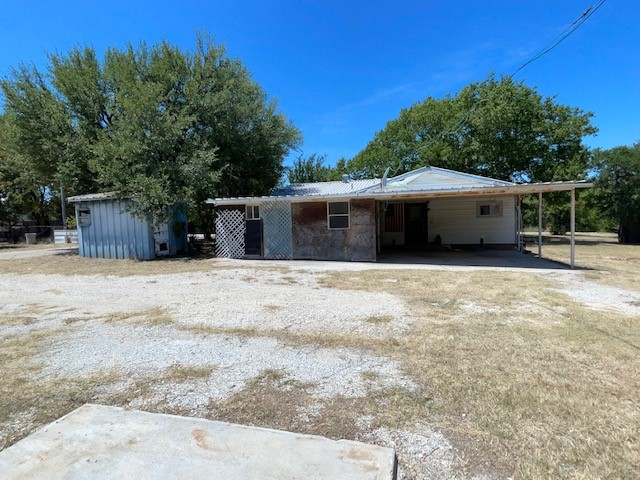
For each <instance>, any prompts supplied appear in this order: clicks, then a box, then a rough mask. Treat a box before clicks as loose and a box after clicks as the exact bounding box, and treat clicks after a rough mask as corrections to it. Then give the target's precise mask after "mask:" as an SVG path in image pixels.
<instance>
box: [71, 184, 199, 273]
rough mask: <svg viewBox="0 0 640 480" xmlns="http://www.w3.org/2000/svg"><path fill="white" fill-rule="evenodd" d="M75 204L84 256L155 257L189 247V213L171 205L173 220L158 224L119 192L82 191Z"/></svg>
mask: <svg viewBox="0 0 640 480" xmlns="http://www.w3.org/2000/svg"><path fill="white" fill-rule="evenodd" d="M67 200H68V201H69V202H70V203H74V204H75V209H76V223H77V228H78V250H79V253H80V256H82V257H90V258H124V259H136V260H152V259H154V258H158V257H164V256H168V255H176V254H178V253H183V252H186V251H187V246H188V243H187V217H186V215H185V213H184V211H183V209H180V208H177V207H176V208H171V209H170V211H169V220H168V221H166V222H163V223H160V224H156V225H154V223H153V222H151V221H150V220H149V219H141V218H138V217H136V216H134V215H133V214H131V213H130V208H129V207H130V206H131V200H127V199H124V200H123V199H119V198H118V196H117V195H116V194H115V193H96V194H89V195H78V196H75V197H69V198H68V199H67Z"/></svg>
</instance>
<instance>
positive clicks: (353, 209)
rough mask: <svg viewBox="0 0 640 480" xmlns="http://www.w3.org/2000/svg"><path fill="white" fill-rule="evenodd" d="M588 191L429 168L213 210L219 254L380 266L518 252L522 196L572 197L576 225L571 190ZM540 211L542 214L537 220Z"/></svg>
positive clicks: (299, 189) (299, 188)
mask: <svg viewBox="0 0 640 480" xmlns="http://www.w3.org/2000/svg"><path fill="white" fill-rule="evenodd" d="M590 186H591V184H588V183H585V182H550V183H530V184H518V183H513V182H507V181H503V180H496V179H493V178H487V177H482V176H478V175H471V174H468V173H461V172H456V171H453V170H447V169H444V168H436V167H423V168H419V169H417V170H414V171H411V172H408V173H405V174H403V175H399V176H397V177H393V178H386V175H385V176H384V177H383V178H382V179H365V180H351V179H349V178H348V177H347V176H344V177H343V180H342V181H337V182H319V183H307V184H297V185H289V186H287V187H285V188H282V189H279V190H275V191H274V192H272V194H271V195H269V196H264V197H237V198H215V199H209V200H207V203H210V204H212V205H214V209H215V215H216V253H217V255H218V256H222V257H232V258H265V259H313V260H351V261H376V259H377V258H378V255H379V254H380V253H382V252H383V251H385V250H390V249H411V250H418V249H427V248H428V247H429V246H430V245H439V244H443V245H454V246H465V245H482V246H484V247H486V248H510V249H519V248H520V247H521V219H520V198H521V196H522V195H525V194H536V193H537V194H539V200H540V202H541V201H542V193H544V192H552V191H570V192H571V202H572V207H573V208H572V220H573V221H572V226H574V224H575V190H576V189H578V188H585V187H590ZM541 206H542V204H540V207H541ZM541 214H542V210H541V208H540V211H539V215H540V222H539V223H541ZM572 238H574V237H573V236H572ZM572 252H573V249H572ZM572 258H573V255H572Z"/></svg>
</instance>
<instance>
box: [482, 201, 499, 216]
mask: <svg viewBox="0 0 640 480" xmlns="http://www.w3.org/2000/svg"><path fill="white" fill-rule="evenodd" d="M487 206H488V207H489V213H488V214H487V215H483V214H482V207H487ZM495 207H497V209H498V210H499V213H496V208H495ZM503 215H504V209H503V203H502V200H487V201H480V202H476V217H477V218H497V217H502V216H503Z"/></svg>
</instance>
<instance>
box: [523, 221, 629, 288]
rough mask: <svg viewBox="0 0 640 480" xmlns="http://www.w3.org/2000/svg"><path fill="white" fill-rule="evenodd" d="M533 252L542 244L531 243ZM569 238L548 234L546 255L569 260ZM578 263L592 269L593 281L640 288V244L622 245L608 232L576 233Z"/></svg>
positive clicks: (551, 258)
mask: <svg viewBox="0 0 640 480" xmlns="http://www.w3.org/2000/svg"><path fill="white" fill-rule="evenodd" d="M528 249H529V250H531V251H532V252H533V253H537V252H538V247H537V246H536V245H535V244H534V245H529V246H528ZM569 255H570V246H569V237H567V236H566V235H549V234H545V235H544V237H543V240H542V256H543V257H545V258H548V259H550V260H555V261H558V262H563V263H568V262H569ZM575 258H576V266H577V267H578V268H584V269H588V271H586V272H585V275H586V277H587V278H588V279H589V280H594V281H597V282H600V283H604V284H606V285H611V286H614V287H618V288H624V289H627V290H634V291H640V282H639V281H638V278H640V245H621V244H619V243H618V240H617V236H616V235H614V234H606V233H597V234H594V233H578V234H576V251H575Z"/></svg>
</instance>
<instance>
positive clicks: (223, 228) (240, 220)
mask: <svg viewBox="0 0 640 480" xmlns="http://www.w3.org/2000/svg"><path fill="white" fill-rule="evenodd" d="M244 232H245V220H244V212H241V211H239V210H218V211H217V213H216V256H218V257H226V258H243V257H244Z"/></svg>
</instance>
